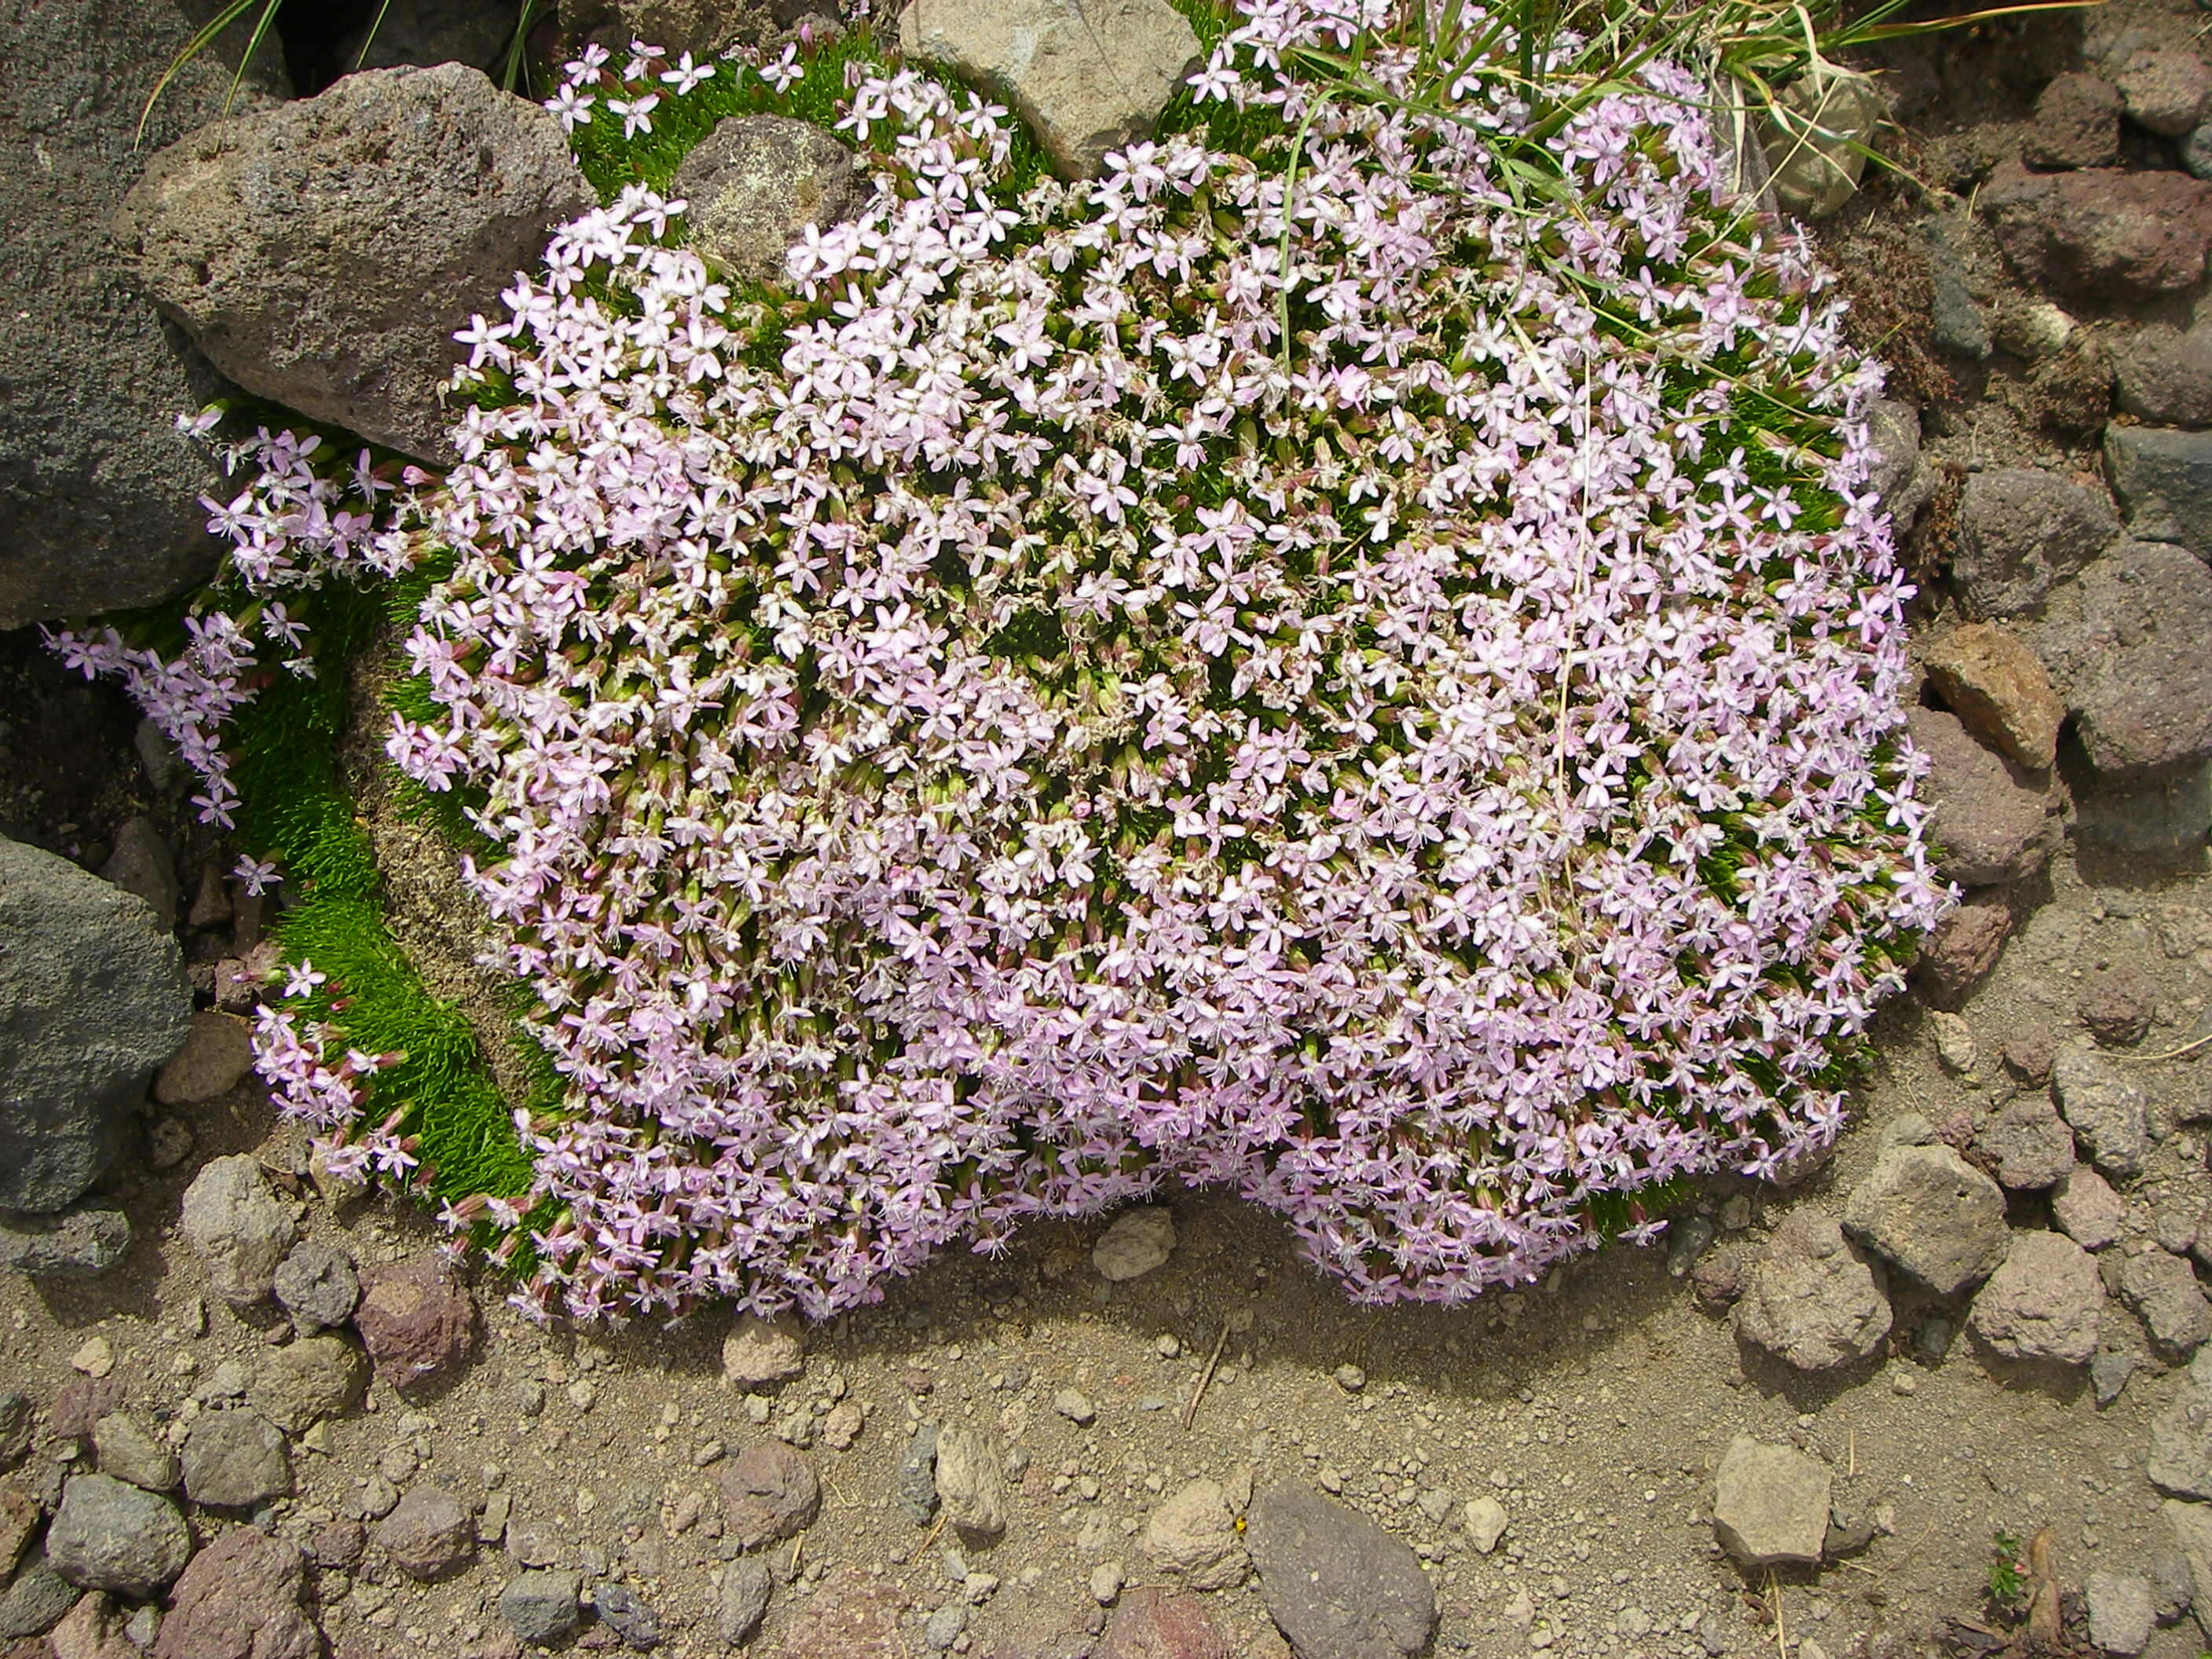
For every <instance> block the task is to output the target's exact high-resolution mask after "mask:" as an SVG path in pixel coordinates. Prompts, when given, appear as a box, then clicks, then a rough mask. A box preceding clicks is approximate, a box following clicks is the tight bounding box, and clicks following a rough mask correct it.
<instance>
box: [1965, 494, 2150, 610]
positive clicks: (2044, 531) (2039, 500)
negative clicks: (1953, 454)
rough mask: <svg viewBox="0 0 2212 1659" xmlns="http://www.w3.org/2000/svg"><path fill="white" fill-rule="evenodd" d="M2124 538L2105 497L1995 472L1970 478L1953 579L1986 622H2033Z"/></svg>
mask: <svg viewBox="0 0 2212 1659" xmlns="http://www.w3.org/2000/svg"><path fill="white" fill-rule="evenodd" d="M2119 537H2120V521H2119V519H2118V516H2117V515H2116V514H2115V513H2113V511H2112V506H2111V504H2110V503H2109V502H2108V501H2106V499H2105V498H2104V496H2103V495H2101V494H2100V493H2098V492H2096V491H2093V490H2089V489H2082V488H2081V486H2080V485H2079V484H2074V483H2068V482H2066V481H2065V480H2064V479H2063V478H2060V477H2056V476H2054V475H2053V474H2051V473H2049V472H2045V471H2039V469H2037V468H2034V467H2019V466H2011V467H1995V468H1992V469H1991V470H1990V471H1987V472H1977V473H1973V474H1972V475H1971V476H1969V477H1968V478H1967V479H1966V489H1965V490H1964V491H1963V492H1962V493H1961V494H1960V498H1959V546H1958V550H1957V552H1956V554H1955V556H1954V559H1953V562H1952V574H1954V576H1955V577H1956V578H1957V579H1958V582H1959V585H1960V588H1961V589H1962V590H1963V591H1964V592H1965V593H1966V602H1967V604H1968V605H1971V606H1972V608H1973V610H1974V611H1976V612H1978V614H1979V615H1981V616H1983V617H2020V616H2027V615H2031V614H2033V613H2034V612H2036V611H2040V610H2041V609H2042V608H2043V604H2044V601H2045V599H2048V598H2049V597H2050V594H2051V589H2052V588H2053V587H2055V586H2057V585H2058V584H2059V583H2060V582H2062V581H2063V580H2066V578H2068V577H2069V576H2071V575H2074V574H2077V573H2078V572H2080V571H2081V570H2082V569H2083V568H2086V567H2087V565H2088V564H2089V562H2091V561H2092V560H2093V559H2095V558H2096V557H2097V556H2099V555H2100V554H2101V553H2103V552H2104V551H2105V550H2106V549H2107V548H2109V547H2111V546H2112V544H2114V543H2115V542H2117V541H2118V539H2119Z"/></svg>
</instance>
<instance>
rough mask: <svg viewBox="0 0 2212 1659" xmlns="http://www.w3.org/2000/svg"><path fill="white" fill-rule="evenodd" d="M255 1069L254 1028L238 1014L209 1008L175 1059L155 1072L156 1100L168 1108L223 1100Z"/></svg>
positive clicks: (200, 1014)
mask: <svg viewBox="0 0 2212 1659" xmlns="http://www.w3.org/2000/svg"><path fill="white" fill-rule="evenodd" d="M252 1069H253V1028H252V1026H251V1025H249V1024H246V1022H245V1021H244V1020H242V1019H240V1018H239V1017H238V1016H237V1015H236V1014H226V1013H223V1012H221V1011H220V1010H218V1009H214V1008H207V1009H203V1010H201V1011H200V1012H197V1013H196V1014H194V1015H193V1016H192V1029H191V1031H190V1032H189V1033H188V1034H187V1035H186V1036H185V1046H184V1047H183V1048H180V1049H179V1050H178V1052H177V1054H176V1056H175V1058H173V1060H170V1061H169V1063H168V1064H167V1065H166V1066H163V1067H161V1070H160V1071H159V1072H157V1073H155V1076H154V1098H155V1099H156V1100H158V1101H160V1102H161V1104H163V1105H164V1106H197V1105H201V1104H204V1103H206V1102H208V1101H210V1100H220V1099H222V1097H223V1096H225V1095H227V1094H228V1093H229V1092H230V1091H232V1090H233V1089H234V1088H236V1087H237V1086H238V1085H239V1083H240V1081H241V1080H242V1079H244V1078H245V1076H246V1073H248V1072H250V1071H252Z"/></svg>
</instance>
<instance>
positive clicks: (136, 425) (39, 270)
mask: <svg viewBox="0 0 2212 1659" xmlns="http://www.w3.org/2000/svg"><path fill="white" fill-rule="evenodd" d="M195 21H197V20H196V19H193V18H191V17H188V16H187V15H186V9H185V7H183V6H179V4H177V3H176V0H143V3H142V0H68V3H56V0H0V40H6V41H7V42H8V73H7V74H6V75H5V76H0V181H4V182H5V184H6V185H7V186H8V188H6V189H4V190H0V247H5V248H6V249H7V250H8V256H7V270H8V277H7V292H8V326H7V327H6V329H4V330H0V629H8V628H15V627H19V626H21V624H22V623H29V622H37V621H41V620H44V619H46V618H50V617H77V616H84V615H88V614H89V613H91V612H93V611H105V610H110V609H113V608H116V607H119V606H125V605H145V604H148V603H149V602H151V601H153V600H155V599H160V598H161V597H162V596H163V595H165V594H167V593H171V592H175V591H176V590H177V589H178V588H180V587H182V586H185V585H186V584H188V583H190V582H192V581H196V580H201V579H203V578H204V577H205V576H206V575H208V574H210V572H211V571H212V570H213V569H214V568H215V558H216V544H215V543H214V542H213V541H212V540H210V538H209V537H208V534H207V515H206V513H204V511H203V510H202V509H201V507H200V506H199V501H198V497H199V496H200V495H202V494H203V493H204V492H207V491H211V490H213V489H215V488H216V485H217V483H218V481H219V478H220V474H219V473H218V472H217V471H216V466H215V465H214V461H213V459H212V457H211V456H210V454H209V453H207V451H206V450H205V449H204V448H203V447H201V446H200V445H198V444H197V443H194V442H192V441H190V440H188V439H186V438H185V437H184V436H183V435H180V434H179V432H178V431H177V428H176V417H177V416H178V415H179V413H182V412H185V411H188V410H196V409H197V408H199V407H200V406H201V405H202V404H204V403H206V402H207V401H208V400H209V398H212V397H215V396H216V395H218V394H219V393H220V392H222V389H223V386H222V380H221V379H220V377H218V376H217V375H216V373H215V370H214V369H213V368H212V367H211V366H210V364H209V363H208V362H207V361H206V359H204V357H202V356H200V355H199V353H198V352H197V351H196V350H194V349H192V348H191V344H190V343H188V342H186V341H185V338H184V337H183V336H182V335H181V334H179V333H178V332H177V331H175V330H174V329H173V328H170V327H167V326H166V325H164V324H163V322H162V320H161V317H160V315H159V314H158V313H156V312H155V309H154V307H152V306H151V305H149V303H148V302H147V300H146V296H145V295H144V294H143V292H142V291H141V290H140V289H139V287H138V285H137V283H136V282H135V281H133V280H132V279H131V276H130V274H129V272H128V271H127V270H125V268H124V267H123V265H122V264H121V263H120V262H119V261H118V260H117V259H116V258H115V257H114V253H113V251H112V249H111V248H110V247H109V246H108V242H107V221H108V218H109V216H110V215H112V213H113V212H114V210H115V206H116V204H117V203H118V202H119V201H121V200H122V199H123V192H124V191H125V190H127V189H129V188H130V185H131V181H132V180H133V179H136V178H137V176H138V173H139V169H140V167H141V166H142V165H143V161H144V155H143V153H142V152H141V150H140V149H139V148H138V146H137V144H136V143H134V142H133V140H134V136H135V134H136V131H137V125H138V119H139V115H140V112H142V111H143V109H144V107H145V104H146V99H147V96H148V94H150V93H151V92H152V91H153V89H154V83H155V80H156V79H158V78H159V77H160V76H161V72H162V70H163V69H164V68H165V67H166V66H167V64H168V63H169V62H170V61H171V59H173V58H175V56H176V55H177V52H179V49H180V48H181V47H182V46H184V45H185V42H186V41H187V40H190V39H191V35H192V31H193V26H194V22H195ZM271 44H272V45H273V44H274V43H273V42H272V43H271ZM225 45H226V46H228V40H226V42H225ZM262 57H263V58H264V59H265V60H267V61H269V62H270V63H271V64H273V63H274V62H275V60H276V57H277V54H276V53H275V52H264V53H263V54H262ZM234 64H235V60H232V61H231V62H226V61H224V53H223V52H222V50H217V51H215V52H209V53H207V54H205V55H204V56H203V57H201V58H198V59H197V60H196V61H195V62H193V63H191V64H187V65H186V66H185V68H184V69H183V70H182V71H180V72H179V75H178V76H177V78H176V79H175V80H174V81H173V82H171V83H170V85H169V87H168V88H167V91H165V92H164V93H163V94H162V95H161V101H160V102H159V103H157V104H155V106H154V109H153V113H152V117H151V119H150V121H149V125H148V140H149V143H153V144H165V143H170V142H172V141H173V140H174V139H176V138H178V137H181V136H182V135H183V134H185V133H187V132H189V131H191V130H192V129H193V128H194V127H196V126H198V125H200V124H201V123H203V122H205V121H210V120H212V119H214V118H215V117H216V114H217V113H218V112H220V111H221V110H222V104H223V100H224V99H225V98H226V97H227V96H228V94H229V91H230V85H231V76H232V70H233V69H234ZM265 81H266V77H264V76H259V75H256V76H252V77H250V78H249V81H248V83H247V85H246V88H244V89H243V93H242V100H243V102H244V104H245V105H246V106H251V105H252V104H253V103H255V102H257V101H258V100H260V99H261V97H262V96H263V93H262V91H261V88H262V87H263V85H264V83H265ZM4 1092H5V1091H4V1090H0V1094H4ZM7 1162H8V1160H7V1159H6V1158H4V1156H0V1164H6V1163H7Z"/></svg>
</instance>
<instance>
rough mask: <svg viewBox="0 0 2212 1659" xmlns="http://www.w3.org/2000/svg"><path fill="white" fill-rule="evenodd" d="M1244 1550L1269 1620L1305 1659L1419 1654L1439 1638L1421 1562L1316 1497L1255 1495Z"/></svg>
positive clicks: (1272, 1489) (1295, 1492)
mask: <svg viewBox="0 0 2212 1659" xmlns="http://www.w3.org/2000/svg"><path fill="white" fill-rule="evenodd" d="M1244 1543H1245V1547H1247V1548H1248V1549H1249V1550H1250V1551H1251V1553H1252V1563H1253V1565H1255V1567H1257V1568H1258V1569H1259V1572H1260V1591H1261V1595H1262V1597H1264V1599H1265V1600H1266V1602H1267V1612H1268V1613H1269V1615H1270V1616H1271V1617H1273V1620H1274V1621H1275V1623H1276V1626H1278V1627H1279V1629H1280V1630H1281V1631H1282V1632H1283V1634H1284V1635H1285V1637H1287V1638H1290V1644H1291V1648H1292V1650H1294V1651H1296V1652H1297V1653H1298V1654H1299V1655H1301V1656H1304V1659H1393V1656H1396V1655H1409V1656H1410V1655H1413V1654H1418V1653H1421V1652H1424V1651H1425V1650H1426V1649H1427V1647H1428V1645H1429V1638H1431V1636H1433V1635H1434V1634H1435V1633H1436V1628H1437V1597H1436V1590H1435V1589H1434V1587H1433V1586H1431V1584H1430V1583H1429V1578H1428V1575H1427V1574H1426V1573H1425V1572H1423V1571H1421V1563H1420V1560H1419V1558H1418V1557H1417V1556H1415V1555H1414V1553H1413V1551H1412V1550H1411V1549H1409V1548H1408V1547H1407V1546H1406V1545H1404V1544H1403V1543H1401V1542H1400V1541H1398V1540H1397V1539H1395V1538H1393V1537H1392V1536H1391V1535H1390V1534H1389V1533H1387V1532H1385V1531H1383V1528H1380V1527H1378V1526H1376V1524H1375V1523H1374V1522H1372V1521H1370V1520H1369V1519H1368V1518H1367V1517H1366V1516H1364V1515H1360V1514H1358V1513H1357V1512H1356V1511H1354V1510H1349V1509H1346V1507H1345V1506H1344V1505H1343V1504H1335V1503H1332V1502H1330V1501H1329V1500H1328V1498H1324V1497H1322V1495H1321V1494H1320V1493H1319V1492H1310V1491H1308V1490H1307V1489H1306V1488H1304V1487H1303V1486H1292V1485H1290V1484H1288V1483H1279V1484H1277V1485H1274V1486H1267V1487H1264V1488H1263V1489H1261V1492H1259V1493H1258V1495H1257V1496H1255V1498H1253V1500H1252V1507H1251V1510H1250V1511H1249V1515H1248V1516H1247V1525H1246V1528H1245V1534H1244Z"/></svg>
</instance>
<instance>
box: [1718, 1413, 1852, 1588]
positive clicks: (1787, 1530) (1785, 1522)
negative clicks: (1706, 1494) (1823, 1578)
mask: <svg viewBox="0 0 2212 1659" xmlns="http://www.w3.org/2000/svg"><path fill="white" fill-rule="evenodd" d="M1832 1484H1833V1477H1832V1475H1831V1474H1830V1473H1829V1470H1828V1466H1827V1465H1826V1463H1823V1462H1820V1459H1818V1458H1817V1457H1808V1456H1807V1455H1805V1454H1804V1453H1803V1452H1801V1451H1799V1450H1798V1449H1796V1447H1794V1446H1768V1445H1762V1444H1761V1443H1759V1442H1758V1441H1756V1440H1754V1439H1753V1438H1752V1437H1750V1436H1749V1435H1747V1434H1740V1435H1738V1436H1736V1437H1735V1439H1733V1440H1731V1441H1730V1442H1729V1449H1728V1451H1727V1452H1726V1453H1725V1454H1724V1455H1723V1456H1722V1458H1721V1465H1720V1468H1718V1469H1717V1471H1716V1472H1715V1474H1714V1477H1713V1535H1714V1536H1715V1537H1716V1538H1717V1539H1718V1540H1719V1541H1720V1545H1721V1547H1722V1548H1723V1549H1724V1550H1726V1551H1727V1552H1728V1553H1729V1554H1730V1555H1732V1556H1734V1557H1735V1559H1736V1561H1737V1562H1738V1563H1739V1564H1740V1565H1743V1566H1746V1567H1751V1568H1758V1567H1794V1566H1816V1565H1819V1563H1820V1548H1821V1546H1822V1545H1823V1544H1824V1543H1825V1542H1826V1540H1827V1536H1828V1513H1829V1491H1830V1487H1831V1486H1832Z"/></svg>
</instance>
